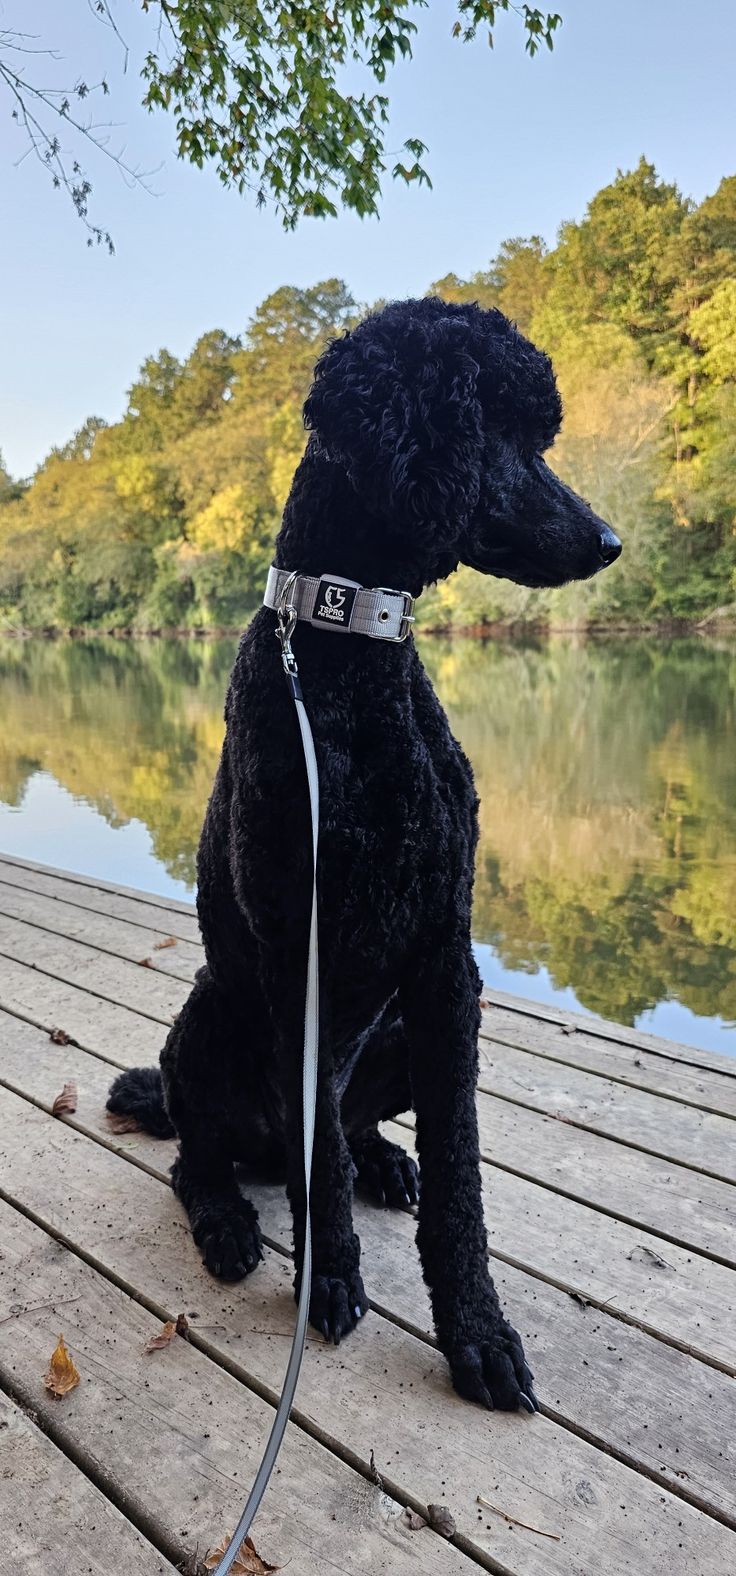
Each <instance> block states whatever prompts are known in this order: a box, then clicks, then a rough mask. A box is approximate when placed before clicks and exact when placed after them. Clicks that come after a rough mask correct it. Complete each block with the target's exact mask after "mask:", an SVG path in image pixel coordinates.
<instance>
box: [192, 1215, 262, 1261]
mask: <svg viewBox="0 0 736 1576" xmlns="http://www.w3.org/2000/svg"><path fill="white" fill-rule="evenodd" d="M193 1235H194V1240H195V1242H196V1244H197V1247H198V1248H199V1251H200V1253H201V1254H202V1258H203V1259H204V1262H205V1264H206V1265H207V1268H208V1270H209V1271H210V1272H211V1274H212V1275H216V1276H217V1277H218V1279H219V1280H225V1281H239V1280H243V1278H244V1277H245V1276H246V1275H250V1273H251V1271H252V1270H254V1269H255V1267H256V1265H257V1264H258V1262H259V1261H260V1259H262V1258H263V1249H262V1247H261V1232H260V1227H259V1225H258V1216H257V1214H256V1212H255V1210H254V1208H253V1206H252V1204H249V1203H248V1202H247V1200H245V1199H243V1200H242V1201H241V1202H240V1203H237V1204H218V1205H216V1206H213V1207H211V1208H209V1209H203V1210H202V1212H201V1214H200V1217H199V1219H198V1220H197V1222H196V1225H195V1227H194V1230H193Z"/></svg>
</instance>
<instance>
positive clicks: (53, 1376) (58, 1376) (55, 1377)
mask: <svg viewBox="0 0 736 1576" xmlns="http://www.w3.org/2000/svg"><path fill="white" fill-rule="evenodd" d="M43 1382H44V1384H45V1386H46V1389H47V1390H50V1391H51V1394H52V1395H56V1396H62V1395H67V1393H68V1392H69V1390H73V1389H74V1387H75V1385H78V1384H79V1370H78V1369H77V1368H75V1366H74V1363H73V1362H72V1359H71V1357H70V1356H69V1353H68V1351H67V1349H66V1346H65V1345H64V1337H63V1335H60V1336H59V1339H58V1342H57V1345H56V1349H55V1351H54V1352H53V1354H52V1357H51V1360H50V1362H49V1366H48V1368H47V1369H46V1372H45V1374H44V1376H43Z"/></svg>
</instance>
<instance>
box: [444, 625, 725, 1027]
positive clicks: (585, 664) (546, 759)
mask: <svg viewBox="0 0 736 1576" xmlns="http://www.w3.org/2000/svg"><path fill="white" fill-rule="evenodd" d="M426 661H427V666H428V667H429V668H430V671H431V672H432V676H433V678H434V680H435V682H436V683H437V685H438V688H439V689H440V692H441V693H442V695H443V698H444V700H445V704H446V705H447V706H448V709H449V711H450V716H451V720H452V723H453V726H454V728H455V731H456V733H457V734H458V736H459V737H460V738H461V739H462V741H463V744H464V745H465V748H466V749H467V751H468V754H469V755H470V757H471V759H472V760H473V762H474V765H475V769H476V777H477V781H478V788H479V792H480V795H481V804H482V808H481V827H482V836H481V844H480V849H479V857H478V871H477V879H476V899H475V920H474V923H475V933H476V935H477V937H478V939H479V940H482V941H487V942H490V943H491V944H492V945H493V946H494V947H495V948H496V949H497V951H498V953H499V955H500V957H501V960H502V962H503V963H504V964H505V965H506V966H507V967H509V968H516V969H526V970H530V971H532V970H534V969H535V968H536V967H538V966H539V965H540V964H545V965H546V966H547V968H548V969H549V970H550V973H551V975H552V977H553V979H554V982H555V984H557V985H558V986H565V985H572V986H573V987H574V989H575V991H576V993H577V995H578V997H579V998H580V1000H581V1001H582V1002H583V1003H584V1004H585V1005H586V1006H588V1007H590V1008H592V1009H593V1010H594V1011H597V1012H601V1013H603V1014H604V1015H605V1016H607V1017H612V1018H617V1019H619V1020H623V1021H625V1022H631V1021H632V1020H633V1019H634V1018H635V1016H636V1015H637V1014H638V1013H639V1012H641V1011H642V1010H644V1009H645V1008H647V1007H650V1006H653V1005H654V1004H655V1003H656V1002H657V1001H661V1000H662V999H664V998H666V997H668V996H674V997H676V998H677V999H679V1000H680V1001H682V1002H684V1003H685V1004H686V1005H687V1006H689V1007H690V1008H691V1009H692V1010H693V1011H694V1012H697V1013H703V1014H706V1015H709V1014H713V1013H716V1012H720V1013H721V1014H722V1015H723V1016H725V1017H736V650H734V648H730V649H726V650H718V649H715V648H714V647H713V646H712V645H705V644H703V643H700V642H694V641H691V642H685V641H680V642H670V643H664V642H644V641H640V642H631V641H626V642H615V643H614V642H609V643H606V644H605V645H603V644H601V645H597V644H590V643H588V644H586V645H584V646H578V647H576V646H574V645H571V644H569V643H567V644H566V643H563V642H557V643H555V642H553V643H549V644H546V645H544V646H541V647H536V648H535V647H534V646H532V645H525V646H520V645H508V644H498V645H488V646H485V647H483V646H480V645H478V644H477V643H475V642H464V643H463V642H457V643H455V644H453V645H443V644H441V643H439V642H437V643H434V644H433V645H432V646H431V647H429V648H428V649H427V650H426Z"/></svg>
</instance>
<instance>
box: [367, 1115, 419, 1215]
mask: <svg viewBox="0 0 736 1576" xmlns="http://www.w3.org/2000/svg"><path fill="white" fill-rule="evenodd" d="M353 1160H354V1163H355V1188H356V1191H357V1192H359V1193H363V1194H365V1195H366V1197H367V1198H370V1199H372V1200H373V1201H374V1203H376V1204H383V1205H388V1206H389V1207H390V1208H391V1209H410V1208H411V1206H412V1205H413V1204H417V1203H418V1202H419V1167H418V1165H417V1163H416V1161H415V1160H412V1158H411V1155H407V1154H406V1152H405V1151H404V1150H403V1149H401V1148H400V1147H399V1145H398V1144H392V1143H390V1142H389V1140H388V1139H387V1138H384V1137H383V1135H382V1134H381V1133H375V1134H372V1135H371V1137H370V1139H369V1140H368V1141H367V1142H366V1143H365V1144H364V1145H362V1146H360V1147H358V1148H357V1150H356V1152H355V1154H354V1155H353Z"/></svg>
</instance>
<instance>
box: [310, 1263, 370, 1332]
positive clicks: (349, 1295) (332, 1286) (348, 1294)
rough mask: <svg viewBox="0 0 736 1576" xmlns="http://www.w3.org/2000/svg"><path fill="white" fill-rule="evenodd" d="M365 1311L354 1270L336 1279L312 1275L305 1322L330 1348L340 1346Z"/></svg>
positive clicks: (337, 1276) (363, 1299)
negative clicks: (307, 1315)
mask: <svg viewBox="0 0 736 1576" xmlns="http://www.w3.org/2000/svg"><path fill="white" fill-rule="evenodd" d="M367 1307H368V1302H367V1300H366V1295H365V1292H364V1290H363V1282H362V1280H361V1278H360V1275H359V1274H358V1272H357V1270H353V1271H348V1272H347V1273H346V1274H345V1276H344V1278H343V1277H342V1276H340V1275H313V1276H312V1290H311V1296H310V1299H309V1322H310V1324H311V1325H313V1326H314V1328H315V1329H316V1330H320V1331H321V1332H322V1335H323V1336H324V1338H325V1340H326V1341H329V1342H330V1343H331V1344H332V1345H333V1346H339V1345H340V1342H341V1341H342V1340H343V1339H344V1337H345V1336H346V1335H349V1334H350V1331H351V1330H354V1329H355V1326H356V1324H357V1323H358V1320H359V1319H361V1318H362V1317H363V1314H364V1313H365V1312H366V1309H367Z"/></svg>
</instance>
